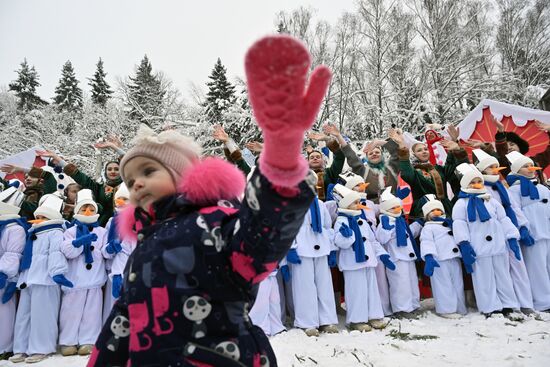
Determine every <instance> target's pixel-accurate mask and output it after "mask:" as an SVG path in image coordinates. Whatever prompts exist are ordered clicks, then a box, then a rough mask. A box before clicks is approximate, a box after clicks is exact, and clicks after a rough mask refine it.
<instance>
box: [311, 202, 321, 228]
mask: <svg viewBox="0 0 550 367" xmlns="http://www.w3.org/2000/svg"><path fill="white" fill-rule="evenodd" d="M309 212H310V214H311V228H312V229H313V232H317V233H323V223H322V222H321V210H320V209H319V198H318V197H317V196H316V197H314V198H313V201H312V202H311V205H310V206H309Z"/></svg>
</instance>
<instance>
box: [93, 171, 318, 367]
mask: <svg viewBox="0 0 550 367" xmlns="http://www.w3.org/2000/svg"><path fill="white" fill-rule="evenodd" d="M315 182H316V177H315V176H314V175H312V174H310V176H308V177H307V178H306V180H305V181H303V182H301V183H300V184H299V185H298V187H297V188H281V187H274V186H273V185H272V184H271V183H270V182H269V181H268V180H267V179H266V178H265V177H264V176H263V175H262V174H261V173H260V172H259V170H258V169H256V170H255V172H254V174H253V176H252V177H251V179H250V181H249V182H248V183H247V186H246V192H245V198H244V200H243V201H242V203H238V202H237V201H234V202H232V201H227V200H224V198H219V200H217V201H214V202H213V203H212V205H210V206H203V207H197V206H194V205H192V204H190V203H189V201H188V200H186V198H185V197H183V196H182V195H174V196H171V197H167V198H165V199H163V200H161V201H159V202H157V203H155V204H154V211H153V212H152V213H151V214H148V215H146V216H147V217H148V220H149V221H150V225H148V226H145V228H144V229H143V230H141V231H140V232H139V234H138V245H137V248H136V249H135V251H134V252H133V253H132V255H131V256H130V259H129V261H128V264H127V266H126V270H125V274H124V282H125V283H124V286H123V294H122V296H121V298H120V300H119V301H118V303H116V305H115V306H114V308H113V311H112V312H111V315H110V317H109V318H108V319H107V321H106V323H105V325H104V327H103V330H102V332H101V334H100V336H99V338H98V340H97V343H96V345H95V349H94V352H93V353H92V357H91V358H90V361H89V363H88V366H201V367H206V366H226V367H230V366H271V367H273V366H276V365H277V362H276V359H275V355H274V353H273V350H272V349H271V346H270V344H269V341H268V339H267V337H266V336H265V334H264V333H263V331H262V330H261V329H260V328H258V327H256V326H254V325H252V324H251V322H250V319H249V317H248V308H249V304H250V303H251V302H253V300H254V297H255V290H256V288H257V284H258V283H259V282H260V281H261V280H263V279H264V278H266V277H267V276H268V275H269V273H271V272H272V271H273V269H275V267H276V266H277V264H278V262H279V261H280V260H281V259H282V258H283V257H284V256H285V255H286V253H287V251H288V249H289V248H290V245H291V244H292V241H293V240H294V238H295V236H296V234H297V233H298V231H299V229H300V226H301V224H302V221H303V218H304V215H305V213H306V211H307V210H308V208H309V205H310V203H311V201H312V199H313V196H314V193H313V190H314V185H315ZM205 184H207V183H205ZM141 214H142V215H144V213H143V212H141Z"/></svg>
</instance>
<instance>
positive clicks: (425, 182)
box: [398, 148, 468, 221]
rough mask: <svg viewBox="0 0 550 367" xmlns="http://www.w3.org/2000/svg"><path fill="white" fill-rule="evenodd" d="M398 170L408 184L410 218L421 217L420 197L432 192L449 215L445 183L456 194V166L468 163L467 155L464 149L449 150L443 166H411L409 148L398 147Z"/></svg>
mask: <svg viewBox="0 0 550 367" xmlns="http://www.w3.org/2000/svg"><path fill="white" fill-rule="evenodd" d="M398 154H399V172H400V174H401V178H402V179H403V180H404V181H405V182H406V183H408V184H409V185H410V187H411V193H412V197H413V204H412V208H411V212H410V214H409V218H410V220H411V221H412V220H416V219H419V218H423V217H424V216H423V214H422V203H421V201H420V199H421V198H422V197H423V196H424V195H427V194H434V195H435V196H436V197H437V199H438V200H439V201H441V203H442V204H443V207H444V208H445V214H446V215H447V217H449V218H450V217H451V214H452V208H453V203H451V201H450V200H449V197H448V196H447V183H449V184H450V185H451V188H452V190H453V192H454V193H455V194H456V193H458V191H459V190H460V183H459V180H458V178H457V177H456V174H455V170H456V167H457V166H458V165H459V164H461V163H468V155H467V153H466V151H465V150H464V149H462V148H461V149H458V150H453V151H450V152H449V154H448V155H447V160H446V162H445V165H444V166H440V165H435V166H433V165H431V164H430V163H425V164H419V165H416V166H415V167H413V166H412V164H411V161H410V157H409V154H410V153H409V149H407V148H401V149H399V152H398Z"/></svg>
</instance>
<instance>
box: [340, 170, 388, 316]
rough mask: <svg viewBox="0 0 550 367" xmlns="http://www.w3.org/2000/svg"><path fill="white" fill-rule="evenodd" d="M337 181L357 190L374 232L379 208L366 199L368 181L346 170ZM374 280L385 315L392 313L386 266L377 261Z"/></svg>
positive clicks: (366, 217)
mask: <svg viewBox="0 0 550 367" xmlns="http://www.w3.org/2000/svg"><path fill="white" fill-rule="evenodd" d="M339 182H340V183H341V184H342V185H344V186H345V187H346V188H348V189H351V190H353V191H357V192H358V193H359V195H361V203H362V204H364V205H366V206H367V207H368V208H369V210H362V211H361V216H362V217H363V219H365V220H366V221H367V224H368V225H369V226H371V228H372V230H373V232H376V225H377V224H378V215H379V208H378V204H375V203H374V202H373V201H371V200H368V199H367V194H366V189H367V187H368V186H369V183H368V182H365V180H364V179H363V178H362V177H361V176H359V175H357V174H355V173H353V172H351V171H346V172H344V173H342V174H341V175H340V180H339ZM376 281H377V283H378V292H379V293H380V300H381V301H382V309H383V310H384V315H385V316H390V315H391V314H392V309H391V303H390V290H389V289H390V288H389V284H388V277H387V276H386V266H384V264H383V263H382V262H378V265H376Z"/></svg>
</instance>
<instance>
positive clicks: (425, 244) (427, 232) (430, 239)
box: [420, 226, 437, 260]
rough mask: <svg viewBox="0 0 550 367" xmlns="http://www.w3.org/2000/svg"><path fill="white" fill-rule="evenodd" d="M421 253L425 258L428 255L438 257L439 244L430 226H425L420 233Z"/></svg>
mask: <svg viewBox="0 0 550 367" xmlns="http://www.w3.org/2000/svg"><path fill="white" fill-rule="evenodd" d="M420 255H421V257H422V260H424V258H425V256H426V255H434V256H435V257H437V246H436V245H435V238H434V233H433V231H432V229H431V228H430V227H429V226H426V227H424V229H423V230H422V232H421V233H420Z"/></svg>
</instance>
